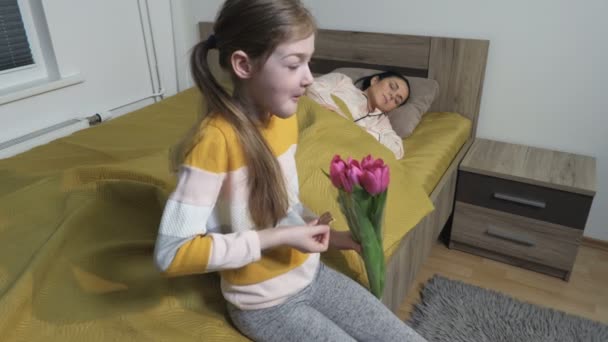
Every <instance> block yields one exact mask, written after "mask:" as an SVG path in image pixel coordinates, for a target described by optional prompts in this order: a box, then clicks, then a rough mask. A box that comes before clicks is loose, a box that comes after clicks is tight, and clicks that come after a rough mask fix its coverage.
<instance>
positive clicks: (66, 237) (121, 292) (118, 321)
mask: <svg viewBox="0 0 608 342" xmlns="http://www.w3.org/2000/svg"><path fill="white" fill-rule="evenodd" d="M209 27H210V24H209V23H201V25H200V28H201V34H202V36H203V37H206V36H207V34H208V32H209ZM487 51H488V42H487V41H480V40H467V39H452V38H435V37H419V36H404V35H391V34H379V33H362V32H345V31H331V30H320V32H319V36H318V39H317V53H316V61H315V64H314V65H315V68H316V70H315V71H316V72H318V73H324V72H329V71H331V70H333V69H334V68H336V67H339V66H354V67H358V66H360V67H374V68H383V67H391V68H393V69H395V68H397V69H398V70H401V71H402V72H404V73H406V74H412V75H416V76H424V77H430V78H434V79H436V80H437V81H439V84H440V87H441V93H440V96H439V98H438V99H437V100H436V101H435V103H434V104H433V108H432V111H433V113H429V114H427V115H425V117H424V119H423V122H422V123H421V124H420V127H419V128H417V129H416V132H414V134H413V135H412V137H410V138H408V139H406V141H405V144H406V148H408V149H409V150H410V155H409V156H408V157H406V158H405V159H403V160H401V161H396V160H394V161H391V160H390V152H386V151H383V149H382V148H381V146H379V145H378V146H375V147H370V148H372V150H373V152H374V155H376V154H377V155H378V156H382V157H385V158H386V159H387V161H388V162H389V163H391V167H392V169H391V170H393V172H397V173H398V174H396V175H395V177H396V179H397V180H396V181H395V184H397V183H401V185H400V186H401V187H402V188H400V189H401V190H402V191H393V192H394V193H395V194H394V195H391V196H395V199H397V200H393V201H392V204H391V205H392V206H393V208H392V209H390V210H389V209H387V212H388V211H390V212H392V213H393V214H390V215H397V214H396V213H397V212H399V211H408V210H409V211H412V212H414V213H415V215H413V216H411V217H410V221H408V222H402V224H403V225H402V226H401V225H397V226H395V227H392V228H391V229H393V233H390V234H389V233H388V232H387V234H388V237H385V244H386V245H385V247H386V251H385V254H386V256H387V265H388V266H387V280H386V286H387V287H386V289H385V296H384V297H383V298H382V300H383V302H384V303H385V304H386V305H387V306H388V307H389V308H391V310H393V311H396V310H397V308H398V307H399V305H400V304H401V303H402V301H403V299H404V297H405V295H406V294H407V292H408V289H409V288H410V286H411V284H412V282H413V280H414V279H415V276H416V274H417V272H418V269H419V267H420V266H421V264H422V263H423V261H424V260H425V259H426V257H427V256H428V253H429V252H430V249H431V246H432V244H433V243H434V241H435V240H436V239H437V236H438V234H439V232H440V230H441V229H442V227H443V226H444V225H445V222H446V221H447V219H448V217H449V216H450V214H451V212H452V206H453V198H454V189H455V184H456V183H455V182H456V167H457V165H458V163H459V162H460V160H461V159H462V157H463V155H464V153H465V152H466V150H467V149H468V148H469V146H470V144H471V142H472V139H473V138H474V137H475V131H476V123H477V116H478V112H479V101H480V98H481V89H482V83H483V75H484V70H485V62H486V57H487ZM310 105H311V106H314V105H313V104H310ZM200 106H201V103H200V97H199V95H198V94H197V92H196V90H195V89H190V90H186V91H184V92H182V93H180V94H178V95H176V96H173V97H171V98H169V99H166V100H165V101H162V102H160V103H157V104H154V105H152V106H149V107H146V108H143V109H141V110H138V111H135V112H133V113H130V114H128V115H125V116H123V117H120V118H117V119H115V120H112V121H109V122H107V123H104V124H101V125H98V126H96V127H92V128H90V129H87V130H84V131H80V132H77V133H75V134H73V135H71V136H68V137H65V138H62V139H59V140H57V141H54V142H52V143H49V144H46V145H43V146H40V147H38V148H35V149H33V150H31V151H28V152H26V153H23V154H20V155H18V156H15V157H13V158H9V159H5V160H0V177H1V178H0V179H2V182H1V183H0V339H1V340H3V341H12V340H28V341H29V340H40V339H44V340H58V341H70V340H73V341H82V340H88V341H107V340H145V341H149V340H201V339H202V340H206V341H209V340H230V341H233V340H244V338H243V336H241V335H240V334H239V333H238V332H237V331H236V330H235V329H234V328H233V327H232V326H231V325H230V323H229V321H228V319H227V317H226V314H225V305H224V301H223V299H222V297H221V294H220V291H219V279H218V277H217V276H216V275H214V274H206V275H196V276H189V277H180V278H173V279H165V278H162V277H161V276H160V275H159V274H158V271H157V270H156V269H155V267H154V265H153V262H152V257H151V256H152V249H153V243H154V241H155V238H156V234H157V229H158V222H159V220H160V215H161V213H162V207H163V203H164V201H165V200H166V197H167V196H168V194H169V193H170V191H171V190H172V188H173V187H174V182H175V180H174V178H173V176H172V175H171V174H170V173H169V171H168V168H167V167H166V165H167V152H168V148H169V146H171V145H172V143H173V142H175V141H177V139H178V138H179V137H180V136H181V135H182V134H183V133H184V131H185V130H186V129H187V128H188V127H189V125H190V123H191V122H192V120H193V118H194V117H195V116H196V113H197V111H198V110H199V109H200ZM300 110H301V109H300V108H299V113H298V115H299V117H298V120H299V122H300V125H301V131H300V138H301V141H303V140H305V139H309V140H314V139H315V137H316V136H318V134H319V132H320V128H315V127H318V125H317V126H315V120H314V117H312V116H311V115H310V113H311V112H308V113H309V115H304V114H301V113H300ZM457 113H458V114H457ZM327 117H329V116H327ZM462 117H466V118H468V120H466V122H468V123H469V125H468V126H467V125H466V124H464V126H463V127H462V128H461V129H459V130H457V131H458V133H457V134H456V133H454V132H455V130H454V129H453V125H451V124H449V120H450V118H451V119H452V120H459V122H462V120H461V118H462ZM332 120H333V119H332ZM336 120H337V119H336ZM434 121H440V122H442V123H444V124H443V127H440V126H441V125H439V126H438V125H437V124H434V123H433V122H434ZM325 123H326V122H323V124H325ZM335 124H336V125H339V124H340V122H338V121H336V122H335ZM353 132H354V131H353ZM353 134H355V133H353ZM446 136H452V137H451V138H450V139H451V141H452V142H451V143H446V144H444V145H450V146H452V147H451V150H449V149H448V150H441V151H438V150H434V149H433V148H430V149H429V147H428V146H429V145H428V144H426V143H425V141H428V139H432V140H434V139H436V138H437V137H443V138H446ZM429 137H430V138H429ZM425 139H426V140H425ZM446 139H447V138H446ZM458 140H461V141H458ZM373 143H374V142H373V141H370V142H369V144H370V146H372V145H373ZM318 151H319V150H318V149H317V148H314V146H312V144H310V143H309V144H301V145H300V147H299V149H298V154H299V155H298V156H296V158H297V159H298V160H297V162H298V164H299V165H298V167H299V169H298V172H300V168H302V169H303V170H304V169H306V168H307V167H308V168H310V170H308V171H306V172H303V174H308V176H306V177H302V179H300V182H301V185H302V188H303V189H308V190H307V191H303V192H302V195H303V197H306V196H311V195H310V194H311V193H313V190H314V189H316V188H317V185H316V184H317V183H318V182H321V180H322V178H321V172H320V170H313V168H315V169H316V168H317V166H316V165H313V164H309V163H307V162H306V161H307V158H311V157H309V156H311V155H319V156H317V157H318V158H320V159H319V160H322V161H323V162H325V161H324V160H325V159H326V158H327V157H328V156H331V155H332V154H333V153H334V152H336V151H334V150H329V149H326V150H324V151H323V153H318ZM328 161H329V160H327V162H328ZM425 163H430V164H426V165H427V166H426V167H425V166H424V165H425ZM428 165H433V166H428ZM429 167H430V168H432V169H435V170H439V171H437V172H434V173H432V172H431V173H429V172H424V170H428V168H429ZM398 179H402V180H411V181H399V180H398ZM311 189H313V190H311ZM405 193H408V194H409V193H415V194H417V195H416V196H418V197H416V198H418V199H420V198H422V199H423V200H417V199H414V198H412V197H409V195H408V196H405ZM307 194H308V195H307ZM331 196H332V194H331V193H328V194H327V196H325V201H326V202H324V203H326V204H324V203H322V201H321V202H319V203H317V204H316V205H317V206H318V207H317V208H313V209H316V210H321V209H326V208H325V205H331V200H332V199H331ZM400 196H403V197H400ZM303 201H304V202H307V201H308V202H309V203H310V204H311V206H314V205H315V201H314V200H313V199H306V198H305V199H303ZM408 201H409V202H408ZM418 202H420V203H418ZM387 229H388V228H387ZM391 234H392V235H391ZM350 253H351V254H350V255H349V254H348V252H347V253H338V252H337V253H328V254H327V255H325V256H324V260H325V261H326V262H327V263H329V264H330V265H331V266H333V267H336V268H338V269H340V270H341V271H343V272H345V273H346V274H348V275H349V276H351V277H353V278H355V279H357V280H358V281H360V282H362V283H365V281H366V279H365V277H364V272H362V269H361V265H360V262H359V263H358V261H357V260H358V259H357V256H356V255H353V254H352V252H350Z"/></svg>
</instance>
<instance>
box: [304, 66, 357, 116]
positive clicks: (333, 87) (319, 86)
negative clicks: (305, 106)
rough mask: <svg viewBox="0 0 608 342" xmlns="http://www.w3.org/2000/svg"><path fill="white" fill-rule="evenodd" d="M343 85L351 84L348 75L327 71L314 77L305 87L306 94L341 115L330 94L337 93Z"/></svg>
mask: <svg viewBox="0 0 608 342" xmlns="http://www.w3.org/2000/svg"><path fill="white" fill-rule="evenodd" d="M345 86H352V80H351V79H350V78H348V76H346V75H344V74H340V73H329V74H326V75H323V76H320V77H317V78H315V81H314V82H313V83H312V84H311V85H310V86H309V87H308V88H307V89H306V95H307V96H308V97H310V98H311V99H313V100H314V101H315V102H317V103H319V104H320V105H322V106H324V107H326V108H328V109H330V110H332V111H334V112H337V113H339V114H341V115H343V114H342V113H341V112H340V109H339V107H338V105H337V104H336V103H335V102H334V100H333V99H332V98H331V95H332V94H336V93H338V92H339V91H340V90H341V89H342V88H343V87H345Z"/></svg>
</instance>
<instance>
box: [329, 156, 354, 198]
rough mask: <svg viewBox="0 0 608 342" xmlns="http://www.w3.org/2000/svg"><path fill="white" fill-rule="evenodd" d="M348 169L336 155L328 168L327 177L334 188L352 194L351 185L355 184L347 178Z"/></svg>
mask: <svg viewBox="0 0 608 342" xmlns="http://www.w3.org/2000/svg"><path fill="white" fill-rule="evenodd" d="M348 169H349V165H348V164H347V163H346V162H344V160H342V158H340V156H339V155H337V154H336V155H335V156H334V158H333V159H332V160H331V164H330V166H329V177H330V179H331V182H332V184H333V185H334V186H335V187H336V188H338V189H342V190H344V191H346V192H352V191H353V184H355V183H354V182H353V181H352V179H351V178H350V177H349V176H348ZM357 184H358V182H357Z"/></svg>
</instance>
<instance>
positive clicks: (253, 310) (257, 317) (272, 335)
mask: <svg viewBox="0 0 608 342" xmlns="http://www.w3.org/2000/svg"><path fill="white" fill-rule="evenodd" d="M315 30H316V28H315V24H314V21H313V18H312V17H311V15H310V13H309V12H308V11H307V10H306V9H305V8H304V7H303V6H302V5H301V4H300V2H299V1H298V0H227V1H226V2H225V3H224V5H223V7H222V8H221V10H220V13H219V15H218V17H217V19H216V22H215V26H214V31H215V34H213V35H211V36H210V37H209V39H207V40H206V41H204V42H201V43H199V44H197V45H196V46H195V47H194V50H193V53H192V58H191V67H192V74H193V78H194V80H195V82H196V85H197V86H198V88H199V89H200V90H201V91H202V93H203V94H204V96H205V97H206V99H207V103H208V105H209V110H208V113H207V114H206V115H204V116H203V117H202V118H201V119H200V121H199V122H198V123H197V124H196V125H195V126H194V128H193V129H192V131H191V132H190V133H189V134H188V136H187V137H186V138H185V139H184V140H183V141H182V142H181V143H180V144H179V145H178V146H177V148H176V149H174V151H173V158H172V165H173V166H174V167H175V168H177V167H179V175H178V182H177V188H176V189H175V191H174V192H173V193H172V194H171V196H170V198H169V199H168V201H167V204H166V206H165V209H164V213H163V217H162V220H161V224H160V230H159V234H158V239H157V242H156V246H155V252H154V256H155V261H156V263H157V265H158V267H159V268H160V269H161V270H162V272H164V273H165V274H167V275H169V276H177V275H185V274H194V273H204V272H213V271H219V272H220V276H221V290H222V294H223V295H224V298H225V299H226V300H227V302H228V312H229V315H230V317H231V319H232V321H233V322H234V324H235V326H236V327H237V328H238V329H239V330H240V331H241V332H242V333H243V334H245V335H247V336H248V337H250V338H252V339H254V340H258V341H287V340H289V341H305V340H309V341H324V340H330V341H349V340H354V339H356V340H368V341H372V340H373V341H382V340H384V341H397V340H400V341H403V340H421V338H420V337H419V336H418V335H417V334H416V333H415V332H414V331H413V330H411V329H410V328H409V327H408V326H406V325H405V324H404V323H403V322H401V321H400V320H399V319H397V318H396V317H395V316H394V315H393V314H392V313H391V312H390V311H389V310H388V309H387V308H386V307H385V306H384V305H382V303H380V302H379V301H378V300H376V299H375V297H373V296H372V295H371V294H370V293H369V292H368V291H367V290H366V289H364V288H363V287H361V286H360V285H359V284H357V283H356V282H354V281H352V280H350V279H349V278H347V277H345V276H344V275H342V274H340V273H337V272H335V271H333V270H331V269H329V268H328V267H325V266H324V265H323V264H322V263H320V261H319V252H323V251H325V250H326V249H327V248H328V245H329V242H330V241H329V240H330V229H329V227H328V226H327V225H325V224H319V223H318V219H316V218H315V217H314V216H312V215H310V214H309V213H308V212H307V211H306V210H305V209H304V207H303V206H302V204H301V203H300V201H299V199H298V178H297V173H296V164H295V160H294V155H295V150H296V143H297V132H298V130H297V120H296V118H295V116H294V115H293V114H294V113H295V111H296V106H297V102H298V99H299V97H300V96H302V95H303V94H304V91H305V89H306V87H307V86H308V85H310V84H311V82H312V80H313V78H312V75H311V74H310V70H309V68H308V62H309V60H310V58H311V56H312V53H313V50H314V38H315V36H314V33H315ZM210 49H219V56H220V65H221V66H222V67H223V68H224V69H226V70H228V71H229V72H230V73H231V75H232V78H233V81H234V84H235V89H234V94H233V95H229V94H228V93H227V92H225V91H224V90H223V89H222V88H221V87H220V86H219V84H218V82H217V81H216V79H215V78H214V77H213V76H212V75H211V73H210V71H209V65H208V64H207V53H208V52H209V50H210ZM339 236H340V235H338V237H339ZM342 237H344V236H342ZM334 239H335V238H332V240H334ZM338 240H339V239H338ZM334 242H335V243H336V244H337V245H345V243H344V241H342V243H341V242H340V241H334ZM350 242H351V244H352V241H350Z"/></svg>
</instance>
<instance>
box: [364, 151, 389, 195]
mask: <svg viewBox="0 0 608 342" xmlns="http://www.w3.org/2000/svg"><path fill="white" fill-rule="evenodd" d="M361 165H362V166H363V174H362V175H361V177H360V178H359V179H360V183H361V185H362V186H363V188H364V189H365V191H367V192H368V193H369V194H370V195H372V196H375V195H377V194H379V193H382V192H384V191H385V190H386V189H387V188H388V183H389V182H390V171H389V167H388V165H385V164H384V161H383V160H382V159H376V160H374V159H373V158H372V157H371V156H367V157H365V158H364V159H363V160H362V161H361Z"/></svg>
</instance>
